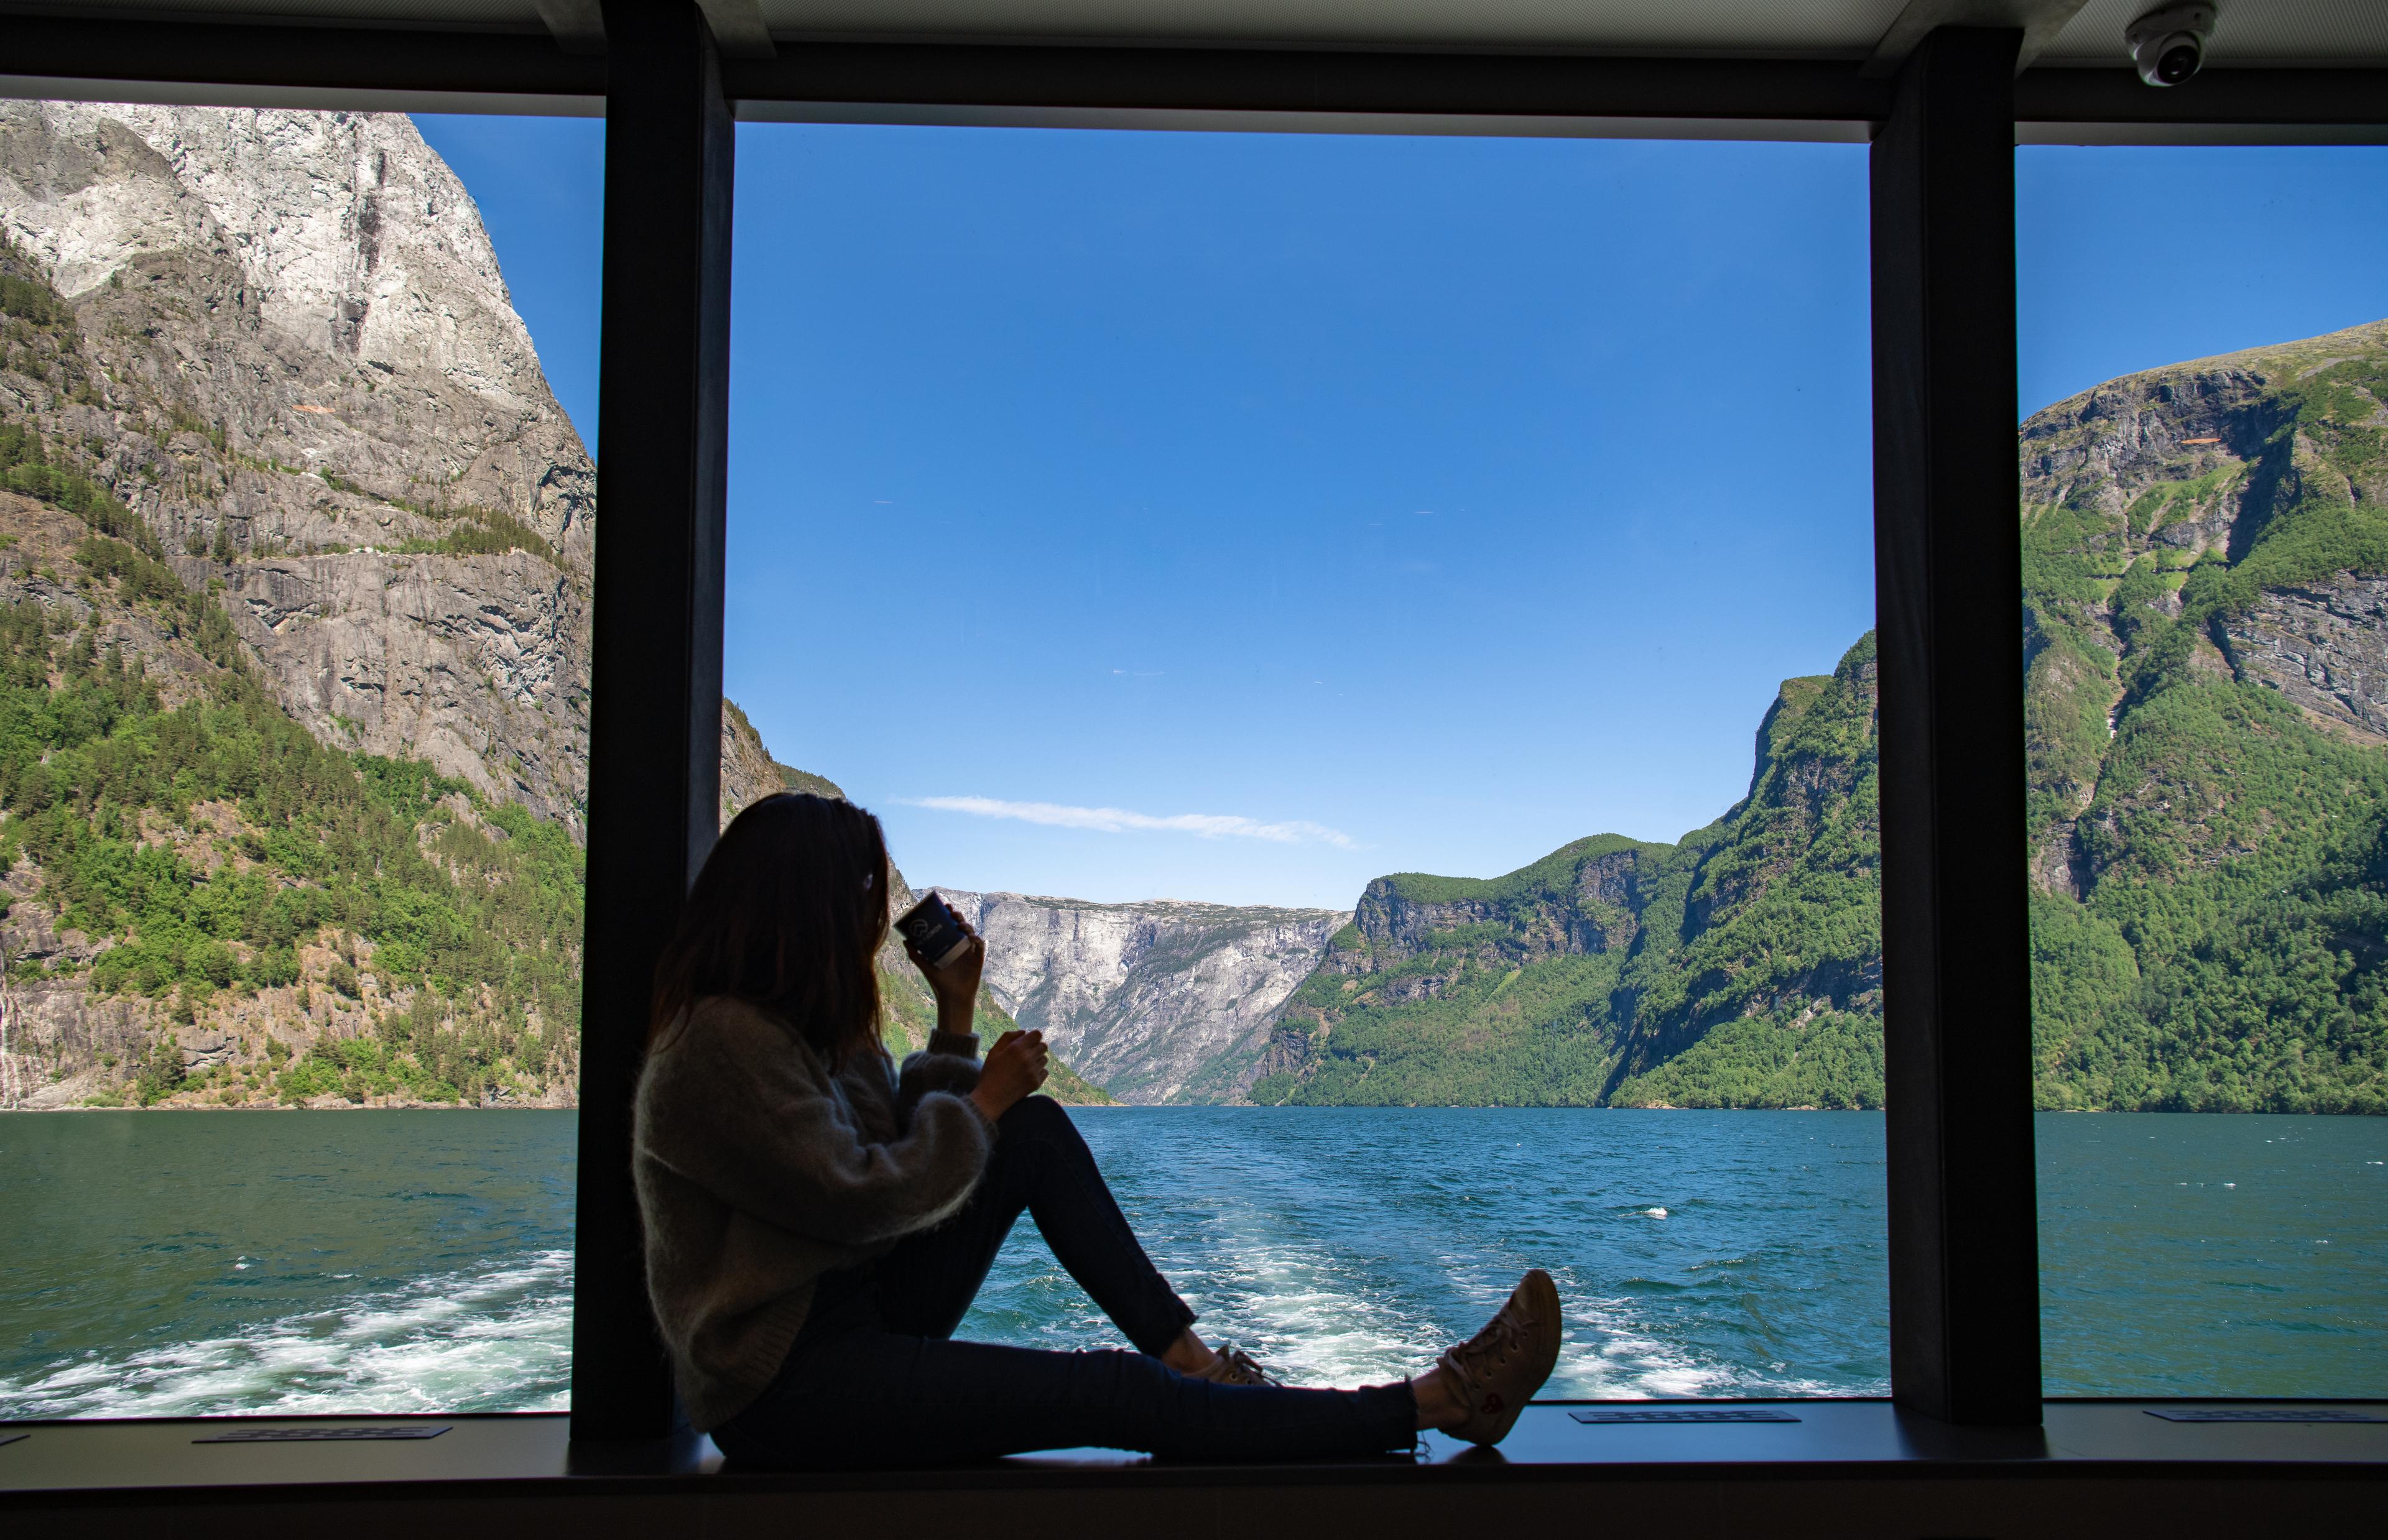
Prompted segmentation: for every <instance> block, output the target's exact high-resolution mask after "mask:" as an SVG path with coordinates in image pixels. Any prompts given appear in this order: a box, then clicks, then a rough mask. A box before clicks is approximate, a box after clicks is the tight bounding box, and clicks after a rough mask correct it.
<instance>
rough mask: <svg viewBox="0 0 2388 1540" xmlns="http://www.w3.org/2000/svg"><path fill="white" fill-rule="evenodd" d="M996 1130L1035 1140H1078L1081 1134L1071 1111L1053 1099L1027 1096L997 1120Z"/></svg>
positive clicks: (1013, 1104)
mask: <svg viewBox="0 0 2388 1540" xmlns="http://www.w3.org/2000/svg"><path fill="white" fill-rule="evenodd" d="M996 1127H997V1128H998V1129H1001V1130H1003V1131H1004V1132H1005V1133H1006V1134H1014V1133H1019V1134H1026V1135H1028V1136H1030V1137H1031V1138H1047V1139H1049V1138H1052V1137H1053V1136H1055V1135H1057V1134H1063V1135H1066V1136H1067V1137H1070V1138H1075V1137H1076V1135H1077V1132H1078V1126H1077V1125H1076V1124H1075V1123H1073V1122H1071V1121H1070V1109H1069V1108H1067V1107H1065V1106H1063V1105H1061V1103H1059V1102H1057V1101H1055V1100H1053V1098H1052V1097H1050V1096H1023V1097H1022V1098H1021V1099H1020V1100H1018V1101H1017V1102H1014V1103H1012V1104H1011V1106H1010V1110H1009V1111H1007V1112H1005V1113H1004V1115H1003V1116H1002V1117H999V1118H997V1120H996Z"/></svg>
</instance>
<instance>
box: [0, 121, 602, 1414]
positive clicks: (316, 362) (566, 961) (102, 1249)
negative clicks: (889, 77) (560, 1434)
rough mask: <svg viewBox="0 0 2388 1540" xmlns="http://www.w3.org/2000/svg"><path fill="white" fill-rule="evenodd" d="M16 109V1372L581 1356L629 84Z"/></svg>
mask: <svg viewBox="0 0 2388 1540" xmlns="http://www.w3.org/2000/svg"><path fill="white" fill-rule="evenodd" d="M0 133H5V134H6V139H7V142H8V146H9V149H8V155H7V157H6V163H5V165H0V235H4V236H5V239H0V311H5V315H0V334H5V347H0V868H5V872H6V877H5V887H6V890H5V892H0V905H5V916H6V917H5V919H0V1213H5V1214H6V1233H7V1242H6V1246H5V1248H0V1418H6V1419H27V1418H56V1417H82V1416H139V1415H164V1414H194V1413H231V1412H246V1411H277V1412H312V1411H406V1410H431V1409H512V1408H522V1407H556V1406H561V1405H562V1404H564V1401H565V1395H566V1385H567V1364H566V1358H567V1344H568V1341H569V1336H568V1315H569V1301H568V1293H569V1287H570V1277H571V1272H570V1260H571V1245H572V1240H571V1212H572V1191H573V1151H574V1144H575V1141H574V1125H573V1117H574V1114H573V1113H572V1112H571V1111H570V1110H569V1109H570V1108H571V1107H572V1106H573V1105H574V1104H575V1101H576V1096H577V1082H578V1057H579V1055H578V1016H579V1010H578V993H579V956H580V942H579V937H580V902H581V901H580V881H581V875H580V874H581V841H582V839H583V828H584V822H583V818H584V812H585V802H586V776H587V764H588V707H589V655H588V652H589V650H588V638H589V622H590V609H589V607H590V587H589V583H590V563H591V551H592V549H593V545H592V542H593V540H594V539H595V536H596V527H597V526H596V524H595V522H594V517H593V516H594V511H595V475H594V468H593V465H592V464H591V459H590V451H591V448H593V444H591V445H587V446H584V442H583V439H582V437H581V435H580V432H579V431H578V430H577V428H576V423H577V424H578V428H584V429H593V426H594V409H595V404H596V403H595V399H594V389H595V378H594V358H595V348H594V338H595V330H596V320H597V316H596V297H597V286H596V275H597V255H596V242H597V235H598V224H597V200H598V196H599V190H600V181H599V170H600V166H601V158H602V143H603V141H602V125H600V124H597V123H594V122H568V121H553V120H546V121H542V120H458V119H445V120H442V119H425V120H409V119H408V118H406V117H404V116H401V115H394V114H373V113H339V112H322V113H316V112H287V111H255V110H246V109H244V110H234V109H227V108H213V107H146V106H122V105H115V106H111V105H88V104H68V103H43V102H10V103H6V104H0ZM510 285H511V286H510ZM526 323H527V324H526Z"/></svg>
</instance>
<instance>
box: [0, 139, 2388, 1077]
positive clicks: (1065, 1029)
mask: <svg viewBox="0 0 2388 1540" xmlns="http://www.w3.org/2000/svg"><path fill="white" fill-rule="evenodd" d="M2018 450H2019V453H2020V455H2021V457H2022V468H2023V486H2024V502H2023V507H2022V509H2021V510H2020V519H2019V526H2020V537H2021V539H2022V541H2023V549H2024V567H2025V591H2024V593H2023V595H2022V596H2021V600H2022V609H2023V614H2024V647H2023V651H2022V656H2021V658H2020V660H2019V666H2020V676H2021V682H2022V688H2023V695H2024V702H2025V708H2026V712H2025V716H2026V733H2027V740H2026V749H2027V752H2028V759H2029V776H2028V783H2027V788H2026V791H2027V795H2028V798H2029V806H2030V817H2031V824H2030V831H2031V848H2030V850H2029V852H2027V853H2026V855H2025V856H2024V857H2023V859H2024V860H2025V862H2026V869H2027V872H2028V875H2029V881H2030V884H2031V895H2032V896H2031V904H2032V917H2033V928H2034V931H2033V933H2034V948H2035V952H2034V959H2033V966H2034V991H2035V1001H2036V1022H2035V1043H2036V1053H2037V1055H2038V1066H2037V1084H2038V1094H2039V1100H2040V1103H2041V1105H2045V1106H2050V1107H2074V1106H2077V1107H2110V1108H2198V1109H2213V1110H2235V1109H2267V1110H2299V1111H2318V1112H2388V977H2384V976H2383V968H2388V513H2383V511H2382V510H2383V508H2388V322H2383V323H2381V324H2376V325H2372V326H2366V327H2359V328H2356V329H2355V330H2353V331H2349V332H2344V333H2339V334H2336V335H2331V336H2326V337H2317V338H2313V339H2310V340H2307V341H2304V342H2297V343H2290V344H2284V345H2281V346H2280V347H2268V348H2259V349H2255V350H2252V351H2249V352H2246V353H2242V354H2235V355H2231V356H2229V357H2228V358H2222V359H2212V360H2202V361H2199V362H2194V363H2188V364H2181V365H2176V366H2173V367H2170V368H2166V369H2161V370H2154V371H2150V372H2145V373H2142V374H2136V375H2131V376H2128V377H2126V378H2124V379H2120V380H2115V381H2112V382H2109V383H2108V384H2106V385H2101V386H2099V387H2097V388H2096V389H2095V390H2091V391H2088V392H2084V393H2083V394H2082V395H2080V396H2077V397H2076V398H2072V399H2070V400H2067V401H2064V402H2060V403H2058V404H2057V405H2055V406H2053V407H2051V408H2049V409H2048V410H2045V411H2042V412H2039V413H2038V414H2036V415H2035V416H2034V417H2033V418H2032V419H2031V420H2030V421H2029V422H2027V423H2025V424H2024V425H2023V428H2022V430H2021V432H2020V435H2019V440H2018ZM595 515H596V509H595V506H594V471H593V467H592V466H591V463H590V461H589V459H588V456H587V455H586V454H585V452H584V451H583V450H582V448H581V446H580V443H579V440H578V436H577V435H575V434H574V433H573V431H572V428H571V425H570V423H568V422H567V421H566V420H565V417H564V415H563V413H562V411H561V410H559V409H558V408H557V406H556V404H555V401H554V399H553V396H552V395H551V394H550V393H549V391H548V388H547V385H546V383H545V380H544V378H543V377H542V376H541V374H540V369H539V363H538V360H537V357H536V355H535V353H534V352H533V351H532V348H531V346H530V339H529V336H528V334H527V331H526V330H525V329H524V327H523V325H522V322H521V321H520V319H519V318H518V317H517V316H516V315H515V313H514V309H513V306H512V303H511V299H510V297H509V296H508V294H507V292H506V289H505V285H504V283H503V280H502V277H501V276H500V274H499V272H498V268H497V262H496V258H495V256H494V253H493V252H492V250H491V249H490V246H489V239H488V235H487V234H486V232H485V231H484V230H483V228H482V226H481V223H480V220H479V216H478V213H477V211H476V209H475V208H473V205H472V200H471V199H470V197H469V196H466V195H465V192H464V187H463V186H462V184H461V183H458V182H457V180H456V178H455V177H454V175H453V174H452V173H451V171H450V170H449V169H448V168H447V167H446V166H445V165H444V164H443V163H441V162H440V160H439V158H438V156H436V155H435V154H433V153H432V152H431V150H430V149H429V147H428V146H427V145H425V144H424V143H423V141H422V139H421V138H420V136H419V135H418V134H416V133H415V131H414V129H413V125H412V123H410V122H409V121H408V120H406V119H405V118H403V117H400V116H396V115H385V114H356V113H309V112H284V111H274V110H248V109H237V110H235V109H226V108H201V107H124V106H119V107H110V106H95V105H76V104H58V103H0V905H5V908H0V1106H31V1107H47V1106H68V1105H327V1106H328V1105H410V1104H455V1103H459V1102H462V1103H465V1104H470V1105H490V1106H504V1105H569V1104H570V1103H571V1102H572V1101H573V1100H574V1099H575V1097H576V1095H577V1081H578V1030H577V1024H578V976H579V956H580V944H581V943H580V935H581V932H580V914H579V895H580V881H581V872H582V869H583V862H582V857H581V852H580V848H579V841H580V839H581V838H582V828H583V825H582V814H583V809H584V807H585V803H586V796H587V712H588V699H589V675H588V641H589V603H590V589H589V574H590V571H591V557H592V552H593V549H594V542H595V539H596V536H597V523H596V517H595ZM1874 700H1875V690H1874V651H1873V643H1872V640H1871V638H1870V637H1867V638H1860V639H1859V640H1858V641H1857V643H1856V645H1854V646H1853V647H1852V648H1851V649H1850V650H1849V651H1848V654H1847V655H1846V656H1845V657H1844V658H1843V659H1842V660H1841V662H1840V664H1839V666H1838V667H1837V668H1836V669H1835V671H1834V673H1833V674H1832V675H1826V676H1818V677H1812V678H1800V679H1791V680H1787V681H1785V683H1784V685H1783V687H1782V688H1781V691H1780V693H1779V695H1778V697H1777V699H1776V701H1775V702H1774V704H1773V706H1772V708H1771V709H1770V710H1769V712H1768V713H1766V716H1765V719H1764V720H1763V721H1762V722H1761V723H1760V724H1759V728H1758V735H1757V754H1756V763H1755V766H1754V769H1753V773H1752V776H1751V780H1750V787H1749V792H1748V794H1747V797H1745V798H1744V799H1743V801H1742V802H1739V803H1737V804H1736V805H1735V806H1734V808H1732V809H1731V810H1729V811H1728V812H1727V813H1726V814H1724V815H1723V816H1722V817H1721V818H1720V819H1719V820H1718V821H1717V822H1716V823H1714V824H1712V825H1710V826H1708V827H1706V828H1703V829H1699V830H1696V831H1694V832H1693V833H1691V834H1688V835H1686V836H1684V837H1683V839H1680V840H1677V841H1675V842H1673V843H1649V842H1640V841H1635V840H1631V839H1623V838H1620V837H1618V836H1614V835H1604V836H1598V837H1595V838H1593V839H1581V840H1577V841H1575V842H1573V843H1570V844H1569V845H1567V846H1565V847H1563V848H1562V849H1560V850H1558V851H1556V852H1553V853H1552V854H1550V855H1548V856H1546V857H1544V858H1543V859H1542V860H1540V861H1537V862H1535V863H1533V864H1532V865H1528V866H1526V867H1524V868H1521V869H1520V870H1518V871H1516V872H1513V873H1510V874H1508V875H1507V876H1505V877H1493V878H1484V879H1478V878H1464V877H1432V876H1427V875H1423V874H1415V873H1404V874H1395V875H1392V876H1389V877H1379V878H1378V879H1377V880H1375V881H1373V882H1371V883H1369V884H1368V885H1367V887H1366V890H1365V891H1364V892H1363V893H1361V894H1360V895H1359V896H1358V899H1357V902H1356V903H1355V904H1354V906H1353V910H1352V911H1350V912H1348V913H1338V912H1330V911H1325V910H1289V909H1265V908H1238V907H1233V906H1226V905H1214V904H1204V903H1183V902H1173V901H1153V902H1150V903H1132V904H1099V903H1084V902H1080V901H1077V900H1073V899H1067V898H1036V897H1027V896H1023V895H1020V894H1014V893H1000V892H997V893H978V892H961V891H956V892H953V893H952V894H950V895H949V896H950V897H951V898H952V899H953V900H954V902H955V903H957V904H958V905H959V906H960V907H961V908H962V909H963V910H964V912H965V913H966V914H968V915H971V917H972V920H973V922H974V923H976V924H977V925H978V926H979V927H980V928H981V929H982V930H984V932H985V933H986V934H987V936H988V938H989V940H990V943H991V947H992V955H991V960H990V968H989V974H988V978H987V988H986V991H985V993H984V996H983V998H982V1001H981V1019H982V1026H983V1029H984V1030H1000V1029H1003V1028H1004V1027H1006V1026H1008V1025H1010V1023H1011V1022H1012V1021H1014V1020H1015V1019H1016V1020H1017V1021H1019V1022H1020V1023H1023V1024H1025V1025H1028V1026H1033V1027H1037V1028H1041V1029H1044V1030H1045V1031H1047V1032H1048V1035H1049V1036H1050V1037H1051V1039H1052V1041H1053V1042H1054V1043H1055V1045H1056V1047H1057V1049H1058V1050H1059V1053H1060V1056H1061V1058H1062V1059H1065V1060H1066V1061H1067V1066H1066V1067H1063V1068H1061V1069H1060V1070H1058V1071H1057V1073H1056V1076H1055V1079H1054V1083H1053V1086H1052V1089H1053V1091H1054V1092H1055V1093H1056V1094H1058V1095H1061V1096H1063V1097H1064V1098H1065V1099H1075V1100H1079V1101H1086V1102H1092V1101H1099V1100H1106V1099H1110V1098H1117V1099H1119V1100H1123V1101H1133V1102H1145V1103H1188V1102H1233V1101H1245V1100H1249V1101H1257V1102H1264V1103H1307V1104H1326V1103H1334V1104H1407V1103H1451V1104H1464V1105H1477V1104H1493V1103H1498V1104H1532V1105H1669V1106H1819V1107H1864V1106H1874V1105H1879V1103H1880V1100H1881V1096H1882V1067H1881V1054H1882V1046H1881V1042H1882V1034H1881V1019H1882V1009H1883V1001H1882V978H1881V961H1880V956H1881V953H1880V925H1879V915H1878V899H1877V892H1878V885H1877V875H1876V873H1877V865H1878V851H1879V833H1878V829H1877V826H1876V819H1875V812H1874V777H1875V740H1874ZM1397 748H1398V746H1397V745H1396V746H1395V750H1396V751H1397ZM785 787H795V788H799V789H809V790H814V791H819V792H822V793H824V794H829V795H842V793H840V792H839V791H838V789H837V788H836V786H835V785H834V784H833V783H832V782H830V781H828V780H825V779H823V778H821V777H820V776H817V775H811V774H808V773H807V772H804V771H800V770H795V769H792V768H790V767H789V766H788V765H786V764H782V763H781V762H780V761H779V760H778V759H776V758H775V757H774V756H773V755H772V754H771V753H770V752H769V751H768V749H767V748H766V747H765V746H764V744H763V742H762V740H761V738H759V737H758V736H757V735H756V732H755V730H754V727H753V726H752V724H751V723H749V722H748V721H747V719H746V718H745V716H744V714H743V713H742V712H740V711H739V710H738V709H737V708H736V707H735V706H731V705H728V704H727V703H726V702H725V711H724V720H723V729H722V796H723V807H722V813H723V816H724V818H725V819H726V818H728V817H729V816H730V815H732V814H735V812H736V811H737V810H738V809H739V808H741V807H743V806H744V805H746V804H747V803H748V802H751V801H752V800H753V799H754V798H755V797H756V796H759V795H762V794H763V793H764V792H766V791H768V790H772V789H781V788H785ZM896 886H897V892H896V893H895V895H893V896H894V897H895V899H896V900H897V901H898V902H899V903H900V902H908V897H909V890H908V888H906V887H904V886H903V884H902V882H901V879H900V877H899V880H898V883H897V885H896ZM881 961H882V967H883V981H884V983H885V991H884V992H885V996H886V999H887V1003H888V1006H889V1038H890V1042H891V1045H895V1046H904V1045H910V1044H917V1043H918V1042H920V1041H923V1039H924V1036H925V1033H926V1031H927V1029H928V1026H929V1024H930V1021H931V1018H932V1016H931V1011H930V1008H929V1002H928V996H927V992H926V991H925V989H924V988H923V987H922V985H921V981H920V979H919V978H918V977H917V975H916V974H915V973H914V971H913V970H912V969H911V968H910V966H909V965H908V964H907V963H905V962H904V960H903V958H902V955H901V953H900V952H899V951H897V950H895V948H893V947H891V948H890V950H889V951H888V953H885V954H884V955H883V957H882V960H881ZM1081 1075H1083V1077H1084V1078H1083V1079H1081V1078H1080V1076H1081Z"/></svg>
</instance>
